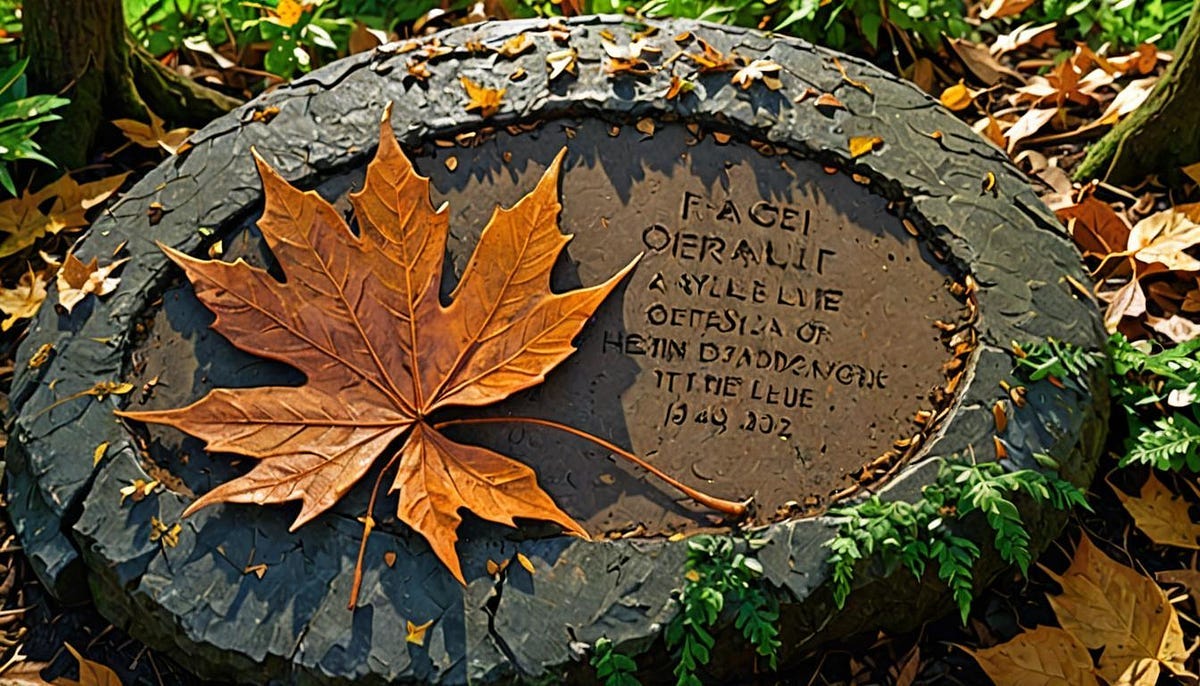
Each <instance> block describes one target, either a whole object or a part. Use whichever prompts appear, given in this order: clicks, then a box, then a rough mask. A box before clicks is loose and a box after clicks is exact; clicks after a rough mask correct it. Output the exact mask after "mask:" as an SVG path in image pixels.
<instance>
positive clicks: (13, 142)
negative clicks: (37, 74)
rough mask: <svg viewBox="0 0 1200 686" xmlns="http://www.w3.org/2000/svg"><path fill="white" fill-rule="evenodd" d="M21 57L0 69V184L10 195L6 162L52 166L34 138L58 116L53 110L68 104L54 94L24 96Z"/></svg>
mask: <svg viewBox="0 0 1200 686" xmlns="http://www.w3.org/2000/svg"><path fill="white" fill-rule="evenodd" d="M28 62H29V60H28V59H23V60H21V61H19V62H16V63H15V64H11V65H9V66H8V67H7V68H5V69H3V70H0V186H3V187H4V190H6V191H8V193H9V194H10V195H16V194H17V188H16V185H15V184H14V183H13V178H12V172H11V171H10V169H9V165H11V164H12V163H13V162H16V161H18V160H32V161H34V162H41V163H43V164H48V165H50V166H54V163H53V162H51V161H50V160H49V159H47V158H46V157H45V156H43V155H42V154H41V153H40V152H38V150H40V148H39V147H38V144H37V143H35V142H34V141H33V136H34V135H35V134H36V133H37V130H38V127H40V126H41V125H42V124H45V123H46V122H51V121H55V120H57V119H61V117H59V116H58V115H57V114H54V113H53V111H54V110H55V109H58V108H59V107H62V106H64V105H66V104H67V103H69V102H70V101H69V100H67V99H66V98H60V97H58V96H55V95H26V92H25V66H26V64H28Z"/></svg>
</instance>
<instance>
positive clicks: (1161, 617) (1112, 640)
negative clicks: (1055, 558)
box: [1048, 535, 1188, 686]
mask: <svg viewBox="0 0 1200 686" xmlns="http://www.w3.org/2000/svg"><path fill="white" fill-rule="evenodd" d="M1048 573H1049V572H1048ZM1050 576H1051V577H1054V579H1055V580H1056V581H1057V582H1058V583H1059V584H1060V585H1061V586H1062V593H1061V594H1060V595H1057V596H1050V597H1049V600H1050V606H1051V607H1052V608H1054V614H1055V615H1056V616H1057V617H1058V622H1059V624H1061V625H1062V627H1063V629H1065V630H1066V631H1068V632H1070V633H1071V634H1072V635H1073V636H1074V637H1075V638H1076V639H1078V640H1079V642H1081V643H1083V644H1084V645H1085V646H1086V647H1088V648H1089V649H1093V650H1095V649H1099V648H1103V649H1104V652H1103V653H1102V654H1101V656H1100V665H1099V674H1100V676H1101V678H1103V679H1104V680H1105V681H1107V682H1109V683H1114V684H1115V683H1118V682H1119V681H1120V680H1121V677H1122V675H1124V674H1126V672H1128V671H1129V669H1130V667H1133V666H1136V665H1139V663H1140V662H1141V661H1144V660H1148V661H1149V662H1147V663H1145V664H1141V665H1140V666H1141V667H1143V668H1144V669H1141V670H1140V671H1138V672H1137V679H1136V680H1133V681H1125V682H1124V683H1128V684H1138V685H1139V686H1140V685H1144V686H1153V684H1154V683H1155V681H1157V679H1158V672H1159V668H1160V666H1161V667H1166V668H1167V669H1168V670H1170V671H1171V672H1173V673H1175V674H1176V675H1180V676H1185V675H1188V672H1187V670H1186V668H1185V667H1184V661H1185V660H1186V659H1187V656H1188V651H1187V649H1186V648H1185V647H1184V643H1183V629H1181V628H1180V625H1179V616H1178V615H1177V614H1176V612H1175V608H1174V607H1173V606H1172V605H1171V603H1170V602H1168V600H1167V595H1166V594H1165V593H1163V591H1162V589H1161V588H1159V587H1158V584H1156V583H1154V580H1152V579H1150V578H1148V577H1145V576H1143V575H1141V574H1139V573H1138V572H1136V571H1134V570H1133V569H1130V568H1129V567H1126V566H1124V565H1121V564H1118V563H1117V562H1115V561H1113V560H1112V558H1110V557H1108V556H1107V555H1105V554H1104V553H1103V552H1101V551H1100V549H1099V548H1097V547H1096V546H1095V545H1094V544H1093V543H1092V541H1091V539H1089V538H1088V537H1087V536H1086V535H1084V536H1083V537H1082V538H1081V539H1080V541H1079V547H1078V548H1077V549H1076V550H1075V558H1074V559H1073V560H1072V561H1071V566H1070V568H1069V569H1067V571H1066V572H1064V573H1063V575H1062V577H1055V576H1054V574H1052V573H1050Z"/></svg>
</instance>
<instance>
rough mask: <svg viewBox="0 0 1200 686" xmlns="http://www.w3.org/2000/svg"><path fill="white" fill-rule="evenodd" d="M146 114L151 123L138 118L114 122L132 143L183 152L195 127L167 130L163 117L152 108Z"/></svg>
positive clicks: (171, 151)
mask: <svg viewBox="0 0 1200 686" xmlns="http://www.w3.org/2000/svg"><path fill="white" fill-rule="evenodd" d="M146 114H147V115H149V117H150V123H149V124H143V123H142V122H140V121H137V120H136V119H114V120H113V122H112V123H113V126H115V127H117V128H118V129H121V133H123V134H125V137H126V138H128V139H129V142H130V143H133V144H134V145H138V146H140V147H143V148H149V149H151V150H154V149H157V148H162V149H163V150H166V151H167V152H168V153H170V154H172V155H174V154H175V153H178V152H183V150H184V149H185V148H184V143H185V142H186V141H187V138H188V136H190V135H192V134H193V133H195V132H196V130H195V129H189V128H178V129H171V130H170V131H167V130H166V128H164V127H163V120H162V118H161V117H159V116H158V115H156V114H154V113H153V112H151V111H150V110H146Z"/></svg>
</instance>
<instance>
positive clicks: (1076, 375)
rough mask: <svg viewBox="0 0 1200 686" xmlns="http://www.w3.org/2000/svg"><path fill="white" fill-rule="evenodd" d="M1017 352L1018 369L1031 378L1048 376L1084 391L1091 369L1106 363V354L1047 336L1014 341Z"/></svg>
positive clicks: (1036, 378) (1038, 378)
mask: <svg viewBox="0 0 1200 686" xmlns="http://www.w3.org/2000/svg"><path fill="white" fill-rule="evenodd" d="M1012 347H1013V352H1015V353H1016V355H1017V358H1016V359H1017V368H1018V369H1019V370H1021V371H1023V372H1024V373H1025V376H1026V378H1028V379H1029V380H1030V381H1041V380H1042V379H1049V380H1051V383H1055V382H1057V383H1058V384H1062V385H1064V386H1067V387H1070V388H1074V389H1075V390H1077V391H1082V390H1083V386H1084V384H1085V381H1084V377H1086V375H1087V372H1088V370H1090V369H1094V368H1095V367H1097V366H1099V365H1100V364H1101V363H1103V362H1104V354H1103V353H1100V352H1094V351H1088V350H1084V349H1083V348H1080V347H1079V346H1077V345H1074V344H1072V343H1067V342H1065V341H1060V340H1057V339H1054V338H1047V339H1046V340H1045V341H1042V342H1040V343H1033V344H1025V345H1021V344H1018V343H1016V342H1014V343H1013V344H1012Z"/></svg>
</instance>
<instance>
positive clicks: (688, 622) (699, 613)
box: [666, 536, 780, 686]
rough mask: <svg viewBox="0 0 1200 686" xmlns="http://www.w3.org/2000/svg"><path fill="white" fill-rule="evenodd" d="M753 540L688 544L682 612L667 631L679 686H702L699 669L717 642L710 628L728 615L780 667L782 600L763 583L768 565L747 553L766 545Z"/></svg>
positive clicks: (698, 540) (772, 665)
mask: <svg viewBox="0 0 1200 686" xmlns="http://www.w3.org/2000/svg"><path fill="white" fill-rule="evenodd" d="M765 544H766V542H765V541H763V540H761V539H753V538H751V539H747V540H746V541H745V542H744V546H739V545H738V543H737V542H736V541H734V539H731V538H727V537H718V536H695V537H693V538H692V539H690V540H689V541H688V556H687V562H686V563H685V565H684V585H683V588H682V589H681V590H680V591H679V592H678V601H679V613H678V614H677V615H675V617H674V618H673V619H672V620H671V623H670V624H668V625H667V629H666V641H667V647H668V648H670V649H672V650H675V651H676V654H677V660H676V664H675V677H676V684H677V686H700V679H699V677H697V676H696V670H697V669H699V668H700V667H702V666H704V665H705V664H707V663H708V661H709V659H710V658H711V653H712V648H713V646H714V645H715V643H716V639H715V638H714V637H713V635H712V633H711V632H710V629H711V628H712V627H713V626H714V625H715V624H716V623H717V620H718V619H719V618H720V617H721V615H722V613H723V612H726V611H729V612H732V613H733V616H734V626H735V627H737V629H739V630H740V631H741V632H742V636H744V637H745V638H746V640H747V641H749V642H750V645H751V646H753V647H754V650H755V652H757V653H758V654H759V655H761V656H763V657H765V658H766V659H767V664H768V665H769V667H770V668H771V669H775V667H776V663H777V660H778V654H779V647H780V641H779V628H778V626H777V622H778V621H779V602H778V601H777V600H776V599H775V597H774V596H773V595H771V594H770V593H768V592H767V590H766V589H765V588H764V587H763V585H762V581H761V578H762V573H763V569H762V564H761V563H760V562H759V561H758V560H757V559H755V558H754V557H752V556H750V555H748V554H747V553H745V552H742V551H741V550H740V549H739V548H740V547H744V548H745V549H746V550H747V551H754V550H757V549H758V548H761V547H762V546H763V545H765Z"/></svg>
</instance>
